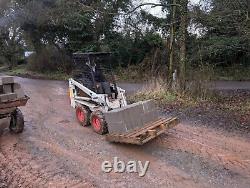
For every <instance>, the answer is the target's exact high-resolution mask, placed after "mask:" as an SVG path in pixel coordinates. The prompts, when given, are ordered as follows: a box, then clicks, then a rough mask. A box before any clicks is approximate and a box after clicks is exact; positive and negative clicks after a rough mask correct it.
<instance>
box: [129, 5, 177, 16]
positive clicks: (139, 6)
mask: <svg viewBox="0 0 250 188" xmlns="http://www.w3.org/2000/svg"><path fill="white" fill-rule="evenodd" d="M143 6H151V7H152V8H154V7H171V6H178V7H181V5H180V4H166V5H164V4H159V3H143V4H140V5H138V6H137V7H135V8H134V9H133V10H131V11H129V12H128V13H126V14H131V13H133V12H134V11H136V10H137V9H139V8H141V7H143Z"/></svg>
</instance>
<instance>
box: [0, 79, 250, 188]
mask: <svg viewBox="0 0 250 188" xmlns="http://www.w3.org/2000/svg"><path fill="white" fill-rule="evenodd" d="M17 80H18V81H19V82H20V83H22V84H23V87H24V89H25V91H26V93H27V94H28V95H29V96H30V97H31V99H30V101H29V103H28V105H27V106H26V107H23V108H22V111H23V113H24V115H25V120H26V122H25V124H26V128H25V131H24V132H23V134H20V135H13V134H11V133H9V132H8V131H5V132H4V134H3V135H2V136H1V137H0V187H150V188H151V187H181V188H182V187H228V188H230V187H239V188H240V187H242V188H246V187H249V185H250V136H249V134H240V133H232V132H228V131H224V130H223V129H219V130H218V129H216V128H214V127H213V126H212V127H210V126H204V125H202V126H200V125H201V124H202V122H200V121H195V120H191V121H190V120H188V119H184V120H183V121H182V122H181V124H179V125H178V126H177V127H175V128H173V129H172V130H170V131H168V132H166V133H165V134H163V135H162V136H160V137H159V138H157V139H155V140H154V141H152V142H150V143H148V144H146V145H144V146H131V145H121V144H111V143H107V142H106V141H105V138H104V137H103V136H100V135H97V134H95V133H93V131H92V129H91V128H83V127H81V126H79V125H78V123H77V121H76V118H75V113H74V109H72V108H71V107H70V105H69V99H68V97H67V83H65V82H60V81H46V80H32V79H21V78H18V79H17ZM212 121H213V119H211V122H212ZM114 157H119V159H120V160H123V161H125V162H128V161H130V160H141V161H144V162H145V161H150V166H149V170H148V172H147V174H146V176H145V177H139V176H138V174H127V173H124V174H115V173H112V172H111V173H110V174H105V173H103V172H102V171H101V164H102V162H103V161H104V160H110V161H113V158H114Z"/></svg>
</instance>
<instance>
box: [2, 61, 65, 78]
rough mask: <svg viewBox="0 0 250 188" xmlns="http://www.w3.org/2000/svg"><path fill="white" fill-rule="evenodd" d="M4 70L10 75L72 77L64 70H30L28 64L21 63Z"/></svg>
mask: <svg viewBox="0 0 250 188" xmlns="http://www.w3.org/2000/svg"><path fill="white" fill-rule="evenodd" d="M3 72H4V73H5V74H8V75H10V76H20V77H28V78H38V79H49V80H68V78H69V77H70V75H67V74H65V73H62V72H46V73H38V72H34V71H30V70H28V69H27V67H26V65H19V66H16V67H14V68H13V69H12V70H5V71H3Z"/></svg>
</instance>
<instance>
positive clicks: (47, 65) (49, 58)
mask: <svg viewBox="0 0 250 188" xmlns="http://www.w3.org/2000/svg"><path fill="white" fill-rule="evenodd" d="M71 64H72V63H71V59H70V57H69V56H67V55H66V53H65V52H64V51H59V50H58V49H56V48H53V47H51V46H48V47H46V48H43V49H42V50H41V51H39V52H38V53H34V54H32V55H31V56H30V57H29V58H28V69H29V70H31V71H35V72H41V73H47V72H64V73H67V74H69V73H70V72H71Z"/></svg>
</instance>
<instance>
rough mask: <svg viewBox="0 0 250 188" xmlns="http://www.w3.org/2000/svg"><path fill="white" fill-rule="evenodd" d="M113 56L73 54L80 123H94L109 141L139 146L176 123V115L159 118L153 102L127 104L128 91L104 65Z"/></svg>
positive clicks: (72, 92) (72, 91) (73, 98)
mask: <svg viewBox="0 0 250 188" xmlns="http://www.w3.org/2000/svg"><path fill="white" fill-rule="evenodd" d="M111 57H112V53H75V54H73V60H74V67H75V68H74V70H73V78H70V79H69V96H70V102H71V106H72V107H73V108H75V109H76V117H77V119H78V121H79V123H80V124H81V125H82V126H89V125H91V126H92V127H93V130H94V131H95V132H96V133H98V134H101V135H106V140H108V141H110V142H120V143H129V144H137V145H143V144H145V143H147V142H148V141H150V140H152V139H154V138H156V137H157V136H159V135H160V134H162V133H164V132H165V131H166V130H167V129H170V128H172V127H174V126H175V125H177V124H178V119H177V118H168V119H167V118H161V117H159V115H158V111H157V109H156V106H155V104H154V102H153V101H141V102H138V103H134V104H130V105H128V103H127V100H126V95H125V90H124V89H122V88H120V87H118V86H117V84H116V82H115V79H114V76H113V74H112V71H111V70H110V67H108V68H107V67H105V65H107V62H110V61H111Z"/></svg>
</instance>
